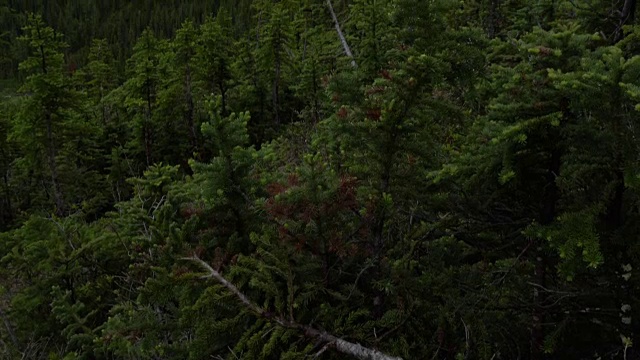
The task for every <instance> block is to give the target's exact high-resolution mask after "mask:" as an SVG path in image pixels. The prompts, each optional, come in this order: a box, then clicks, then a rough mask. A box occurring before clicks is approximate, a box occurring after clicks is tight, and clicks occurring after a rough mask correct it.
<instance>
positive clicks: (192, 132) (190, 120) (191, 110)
mask: <svg viewBox="0 0 640 360" xmlns="http://www.w3.org/2000/svg"><path fill="white" fill-rule="evenodd" d="M191 85H192V84H191V65H190V64H189V62H187V64H186V73H185V84H184V87H185V91H184V94H185V100H186V101H187V112H186V114H185V118H186V119H185V120H186V123H187V128H188V129H189V143H190V145H191V151H192V152H193V151H196V149H197V148H198V144H197V132H196V127H195V122H194V117H195V105H194V103H193V91H192V89H191V87H192V86H191Z"/></svg>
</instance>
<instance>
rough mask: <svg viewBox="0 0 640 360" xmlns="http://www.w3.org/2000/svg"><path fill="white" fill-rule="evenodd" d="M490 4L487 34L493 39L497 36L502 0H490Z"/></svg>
mask: <svg viewBox="0 0 640 360" xmlns="http://www.w3.org/2000/svg"><path fill="white" fill-rule="evenodd" d="M490 1H491V4H490V5H489V17H488V19H487V23H488V24H487V36H488V37H489V39H493V38H494V37H495V36H496V30H497V29H496V28H497V22H498V16H499V14H498V8H499V7H500V0H490Z"/></svg>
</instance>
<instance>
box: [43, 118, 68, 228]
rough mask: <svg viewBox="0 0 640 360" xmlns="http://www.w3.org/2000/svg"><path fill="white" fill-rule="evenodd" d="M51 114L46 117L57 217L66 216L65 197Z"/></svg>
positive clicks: (49, 161)
mask: <svg viewBox="0 0 640 360" xmlns="http://www.w3.org/2000/svg"><path fill="white" fill-rule="evenodd" d="M51 117H52V116H51V114H49V113H47V114H46V115H45V122H46V126H47V161H48V163H49V171H50V172H51V187H52V188H53V199H54V201H55V205H56V212H55V213H56V215H57V216H63V215H64V210H65V209H64V196H63V195H62V190H61V188H60V181H59V178H58V164H57V161H56V157H57V150H56V145H55V141H54V139H53V124H52V119H51Z"/></svg>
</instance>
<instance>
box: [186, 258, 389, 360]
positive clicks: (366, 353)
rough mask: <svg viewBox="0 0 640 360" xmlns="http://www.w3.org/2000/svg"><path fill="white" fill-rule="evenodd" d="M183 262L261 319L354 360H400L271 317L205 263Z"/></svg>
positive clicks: (321, 332)
mask: <svg viewBox="0 0 640 360" xmlns="http://www.w3.org/2000/svg"><path fill="white" fill-rule="evenodd" d="M183 260H188V261H192V262H194V263H196V264H198V265H199V266H200V267H201V268H203V269H204V270H206V273H207V274H206V275H204V276H203V278H213V279H215V280H216V281H218V282H219V283H220V284H221V285H223V286H224V287H225V288H227V290H229V291H230V292H231V293H232V294H233V295H235V297H236V298H237V299H238V300H240V302H241V303H242V305H244V307H246V308H247V309H249V310H250V311H251V312H252V313H254V314H255V315H257V316H258V317H261V318H263V319H267V320H270V321H273V322H275V323H276V324H278V325H280V326H282V327H285V328H288V329H294V330H299V331H300V332H302V333H303V334H304V335H305V336H307V337H310V338H314V339H316V340H318V341H320V342H321V343H324V344H326V345H325V346H327V347H332V348H334V349H335V350H336V351H338V352H339V353H342V354H345V355H350V356H352V357H354V358H356V359H360V360H402V358H399V357H394V356H390V355H387V354H384V353H382V352H380V351H378V350H375V349H370V348H368V347H364V346H362V345H360V344H356V343H352V342H350V341H346V340H344V339H341V338H339V337H336V336H334V335H331V334H329V333H327V332H325V331H320V330H317V329H315V328H313V327H311V326H308V325H303V324H299V323H297V322H294V321H289V320H286V319H285V318H284V317H283V316H279V315H273V314H271V313H267V311H265V310H264V309H262V308H261V307H260V306H258V305H256V304H255V303H253V302H252V301H251V300H250V299H249V298H248V297H247V296H246V295H245V294H243V293H242V292H241V291H240V290H238V288H237V287H236V286H235V285H233V284H232V283H230V282H229V281H228V280H227V279H225V278H224V277H223V276H222V275H220V273H219V272H217V271H216V270H215V269H213V268H212V267H211V265H209V264H207V263H206V262H205V261H203V260H202V259H200V258H199V257H197V256H192V257H187V258H184V259H183Z"/></svg>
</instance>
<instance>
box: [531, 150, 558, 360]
mask: <svg viewBox="0 0 640 360" xmlns="http://www.w3.org/2000/svg"><path fill="white" fill-rule="evenodd" d="M561 158H562V157H561V154H560V151H559V150H558V149H557V148H556V149H553V150H552V151H551V159H550V160H549V165H548V169H547V175H546V178H547V181H546V182H545V189H544V190H543V194H542V196H543V203H542V209H541V210H542V211H541V214H540V223H541V224H542V225H550V224H551V223H553V221H554V220H555V218H556V216H557V209H556V206H557V203H558V200H559V198H560V189H558V186H557V185H556V177H557V176H558V174H560V167H561ZM544 241H545V240H544V239H536V243H535V244H534V245H535V251H534V256H535V265H534V274H533V282H534V284H535V285H534V286H533V309H532V317H531V341H530V342H531V360H542V359H545V355H544V339H545V329H544V327H543V324H544V323H545V317H546V313H545V309H544V307H543V306H544V304H545V302H546V299H547V296H546V293H545V292H546V290H545V289H546V288H547V261H548V260H547V254H546V251H545V246H544Z"/></svg>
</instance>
